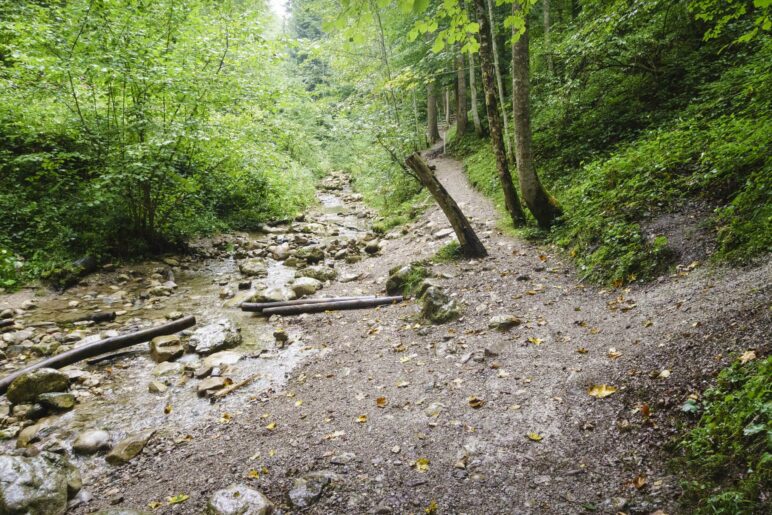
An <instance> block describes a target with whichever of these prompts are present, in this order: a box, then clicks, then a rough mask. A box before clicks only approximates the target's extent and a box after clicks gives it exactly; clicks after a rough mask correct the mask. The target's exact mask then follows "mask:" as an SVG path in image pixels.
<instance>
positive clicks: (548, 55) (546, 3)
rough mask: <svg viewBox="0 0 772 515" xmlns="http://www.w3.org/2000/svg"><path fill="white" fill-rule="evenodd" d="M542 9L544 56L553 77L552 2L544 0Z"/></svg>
mask: <svg viewBox="0 0 772 515" xmlns="http://www.w3.org/2000/svg"><path fill="white" fill-rule="evenodd" d="M542 7H543V10H544V13H543V14H544V55H545V57H546V58H547V70H548V71H549V73H550V75H552V73H553V69H552V45H551V44H550V24H551V22H550V0H544V3H543V4H542Z"/></svg>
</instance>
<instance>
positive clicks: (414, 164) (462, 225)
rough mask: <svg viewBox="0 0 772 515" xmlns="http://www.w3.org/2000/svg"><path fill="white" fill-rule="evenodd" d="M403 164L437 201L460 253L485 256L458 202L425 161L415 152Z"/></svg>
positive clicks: (483, 248)
mask: <svg viewBox="0 0 772 515" xmlns="http://www.w3.org/2000/svg"><path fill="white" fill-rule="evenodd" d="M405 164H406V165H407V166H408V167H409V168H410V169H411V170H413V171H414V172H415V174H416V175H417V176H418V179H419V180H420V181H421V184H423V185H424V187H426V189H427V190H429V193H431V194H432V196H433V197H434V200H436V201H437V204H438V205H439V206H440V209H442V212H443V213H445V216H446V217H447V219H448V221H449V222H450V225H451V226H452V227H453V231H454V232H455V233H456V238H458V243H459V245H461V253H462V254H463V255H464V256H466V257H471V258H475V257H484V256H487V255H488V252H487V251H486V250H485V247H484V246H483V244H482V242H481V241H480V239H479V238H478V237H477V234H476V233H475V232H474V229H473V228H472V225H471V224H470V223H469V220H467V219H466V217H465V216H464V213H463V212H462V211H461V208H460V207H458V204H456V201H455V200H453V197H451V196H450V194H449V193H448V192H447V190H446V189H445V187H444V186H443V185H442V183H440V181H438V180H437V177H436V176H435V175H434V172H432V171H431V169H430V168H429V165H428V164H426V161H424V160H423V159H422V158H421V156H420V155H418V154H417V153H416V154H413V155H411V156H409V157H408V158H407V159H406V160H405Z"/></svg>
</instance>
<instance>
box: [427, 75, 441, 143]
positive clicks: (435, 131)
mask: <svg viewBox="0 0 772 515" xmlns="http://www.w3.org/2000/svg"><path fill="white" fill-rule="evenodd" d="M426 127H427V130H428V132H429V143H430V144H432V145H433V144H435V143H437V141H438V140H439V139H440V130H439V128H438V127H437V93H436V92H435V87H434V81H431V82H429V84H427V85H426Z"/></svg>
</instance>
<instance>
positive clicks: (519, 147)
mask: <svg viewBox="0 0 772 515" xmlns="http://www.w3.org/2000/svg"><path fill="white" fill-rule="evenodd" d="M521 1H522V0H515V1H514V3H513V7H512V8H513V14H514V15H515V16H517V15H518V14H522V11H523V7H522V4H521V3H520V2H521ZM513 41H514V43H513V44H512V107H513V111H514V113H515V158H516V160H517V176H518V178H519V179H520V189H521V190H522V192H523V198H524V199H525V204H526V205H527V206H528V209H529V210H530V211H531V213H533V216H534V218H536V221H537V223H538V224H539V227H542V228H548V227H550V226H551V225H552V224H553V223H555V219H556V218H558V217H559V216H561V214H562V211H561V209H560V206H558V203H557V201H556V200H555V199H554V198H553V197H552V196H550V195H549V194H548V193H547V192H546V191H545V190H544V187H543V186H542V184H541V181H539V176H538V175H536V166H535V165H534V160H533V144H532V141H531V140H532V135H531V102H530V96H529V95H530V92H529V89H530V79H529V72H530V69H529V55H528V30H527V23H526V21H525V18H523V30H522V34H519V33H518V31H517V29H516V28H515V29H513Z"/></svg>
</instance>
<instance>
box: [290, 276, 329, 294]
mask: <svg viewBox="0 0 772 515" xmlns="http://www.w3.org/2000/svg"><path fill="white" fill-rule="evenodd" d="M290 288H292V291H293V292H295V295H297V297H298V298H300V297H305V296H306V295H313V294H314V293H316V292H317V291H318V290H320V289H321V288H322V282H321V281H319V280H317V279H314V278H313V277H298V278H297V279H295V281H294V282H293V283H292V285H290Z"/></svg>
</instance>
